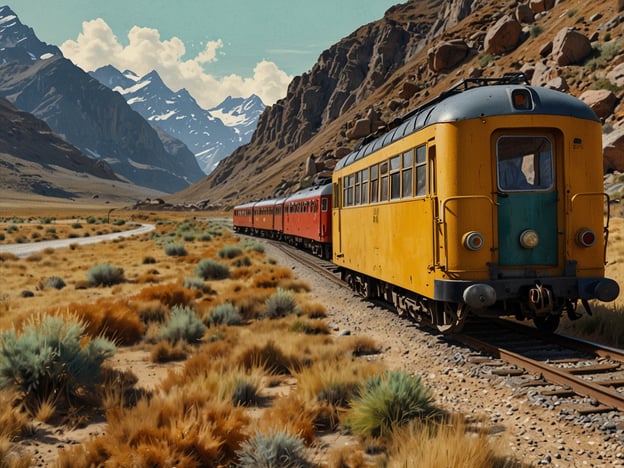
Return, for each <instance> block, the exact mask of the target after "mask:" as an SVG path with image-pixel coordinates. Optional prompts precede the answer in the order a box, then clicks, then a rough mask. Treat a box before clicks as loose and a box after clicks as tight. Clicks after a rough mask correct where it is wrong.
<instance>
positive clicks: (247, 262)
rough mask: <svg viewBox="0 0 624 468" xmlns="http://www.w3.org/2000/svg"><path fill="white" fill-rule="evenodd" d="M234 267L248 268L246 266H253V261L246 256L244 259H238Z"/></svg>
mask: <svg viewBox="0 0 624 468" xmlns="http://www.w3.org/2000/svg"><path fill="white" fill-rule="evenodd" d="M232 265H234V266H235V267H246V266H251V259H250V258H249V257H248V256H247V255H245V256H244V257H242V258H237V259H236V260H235V261H234V262H233V263H232Z"/></svg>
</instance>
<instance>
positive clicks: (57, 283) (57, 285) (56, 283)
mask: <svg viewBox="0 0 624 468" xmlns="http://www.w3.org/2000/svg"><path fill="white" fill-rule="evenodd" d="M45 287H46V288H54V289H63V288H64V287H65V281H63V278H60V277H58V276H51V277H49V278H48V279H47V280H46V282H45Z"/></svg>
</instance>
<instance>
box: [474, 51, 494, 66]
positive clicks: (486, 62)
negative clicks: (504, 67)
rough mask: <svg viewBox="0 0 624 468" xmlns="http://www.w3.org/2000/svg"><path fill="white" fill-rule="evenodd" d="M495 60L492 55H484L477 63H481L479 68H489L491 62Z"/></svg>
mask: <svg viewBox="0 0 624 468" xmlns="http://www.w3.org/2000/svg"><path fill="white" fill-rule="evenodd" d="M494 60H495V57H494V55H492V54H484V55H480V56H479V58H478V59H477V61H478V62H479V66H480V67H482V68H483V67H487V66H488V65H489V64H490V62H493V61H494Z"/></svg>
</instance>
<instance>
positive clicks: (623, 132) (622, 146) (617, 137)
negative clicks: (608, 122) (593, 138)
mask: <svg viewBox="0 0 624 468" xmlns="http://www.w3.org/2000/svg"><path fill="white" fill-rule="evenodd" d="M602 155H603V160H604V170H605V172H607V171H619V172H624V127H621V128H619V129H617V130H615V131H613V132H611V133H609V134H607V135H604V136H603V141H602Z"/></svg>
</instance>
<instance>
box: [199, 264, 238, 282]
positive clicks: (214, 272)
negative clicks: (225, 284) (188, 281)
mask: <svg viewBox="0 0 624 468" xmlns="http://www.w3.org/2000/svg"><path fill="white" fill-rule="evenodd" d="M195 274H196V275H197V276H199V277H200V278H204V279H205V280H209V279H212V280H218V279H225V278H229V276H230V269H229V268H228V266H227V265H225V264H223V263H220V262H215V261H214V260H210V259H203V260H201V261H200V262H199V263H198V264H197V266H196V267H195Z"/></svg>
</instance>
